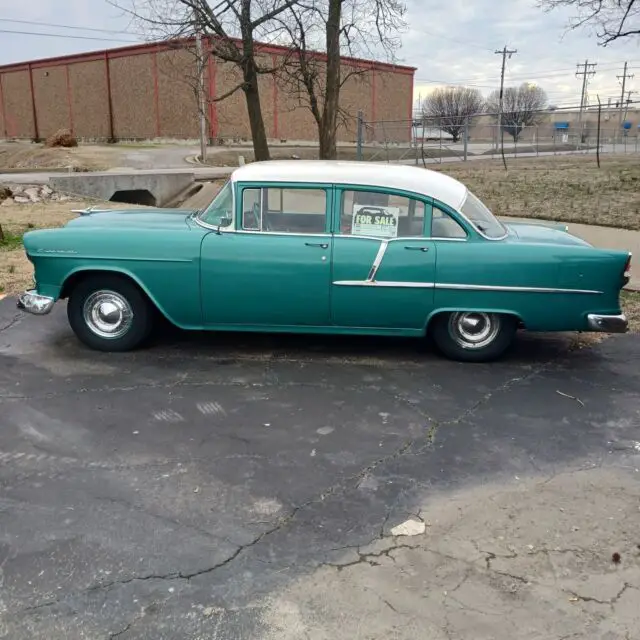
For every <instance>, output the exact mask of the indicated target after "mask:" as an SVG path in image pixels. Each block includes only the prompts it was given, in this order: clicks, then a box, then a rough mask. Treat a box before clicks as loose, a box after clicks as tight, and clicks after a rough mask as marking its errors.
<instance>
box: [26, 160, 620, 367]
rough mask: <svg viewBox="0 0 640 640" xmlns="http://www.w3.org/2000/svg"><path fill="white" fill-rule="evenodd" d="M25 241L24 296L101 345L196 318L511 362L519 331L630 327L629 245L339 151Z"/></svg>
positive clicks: (243, 174)
mask: <svg viewBox="0 0 640 640" xmlns="http://www.w3.org/2000/svg"><path fill="white" fill-rule="evenodd" d="M79 213H80V214H81V215H79V216H78V217H77V218H75V219H73V220H71V221H70V222H69V223H68V224H67V225H66V226H64V227H63V228H60V229H42V230H36V231H31V232H29V233H26V234H25V236H24V247H25V251H26V254H27V256H28V258H29V260H30V261H31V262H32V263H33V265H34V268H35V275H34V280H35V288H34V289H33V290H30V291H27V292H25V293H24V294H23V295H22V296H21V297H20V299H19V301H18V306H19V307H20V308H21V309H24V310H26V311H28V312H31V313H34V314H40V315H43V314H47V313H49V312H50V311H51V309H52V307H53V306H54V304H55V303H56V301H57V300H60V299H67V298H68V304H67V315H68V319H69V323H70V325H71V327H72V329H73V331H74V332H75V333H76V335H77V336H78V338H79V339H80V340H81V341H82V342H84V343H85V344H86V345H88V346H89V347H91V348H93V349H99V350H103V351H124V350H128V349H133V348H135V347H137V346H138V345H140V344H142V343H143V341H144V340H145V339H146V338H147V337H148V336H149V334H150V332H151V330H152V327H153V324H154V319H157V314H161V315H162V316H164V317H165V318H166V319H168V320H169V321H170V322H172V323H173V324H175V325H177V326H178V327H181V328H183V329H198V330H203V329H207V330H214V331H265V332H267V331H269V332H273V331H279V332H299V333H300V332H312V333H327V334H369V335H379V336H414V337H418V338H419V337H423V336H425V335H426V334H427V333H428V334H429V335H431V336H432V337H433V339H434V342H435V344H436V346H437V347H438V348H439V349H440V351H441V352H442V353H443V354H444V355H446V356H448V357H450V358H454V359H459V360H465V361H476V362H478V361H487V360H491V359H495V358H498V357H499V356H500V355H501V354H503V353H504V352H505V350H506V349H507V348H508V347H509V345H510V344H511V343H512V341H513V338H514V335H515V333H516V331H517V330H518V329H525V330H528V331H605V332H609V333H613V332H624V331H626V330H627V321H626V318H625V316H624V315H623V314H622V312H621V309H620V301H619V296H620V290H621V289H622V288H623V287H624V285H625V284H626V282H628V277H629V276H628V271H629V266H630V260H631V254H630V253H628V252H624V251H611V250H604V249H597V248H594V247H593V246H591V245H589V244H588V243H586V242H584V241H583V240H581V239H579V238H577V237H575V236H573V235H571V234H569V233H568V232H567V228H566V227H563V226H558V227H552V226H545V225H542V224H524V223H510V224H503V223H502V222H500V221H499V220H498V219H497V218H496V217H495V216H494V215H493V214H492V213H491V212H490V211H489V209H488V208H487V207H486V206H485V205H484V204H483V203H482V202H481V201H480V200H479V199H478V198H477V197H476V196H475V195H474V194H473V193H471V192H470V191H469V190H468V189H467V188H466V187H465V186H464V185H463V184H462V183H460V182H458V181H457V180H454V179H453V178H450V177H448V176H446V175H443V174H441V173H437V172H435V171H428V170H425V169H421V168H418V167H408V166H399V165H396V166H394V165H388V164H373V163H359V162H340V161H304V160H293V161H270V162H257V163H253V164H249V165H246V166H243V167H240V168H238V169H236V170H235V171H234V172H233V174H232V175H231V177H230V179H229V180H228V182H227V183H226V184H225V185H224V186H223V187H222V189H221V190H220V191H219V193H218V194H217V195H216V197H215V198H214V199H213V201H212V202H211V204H210V205H209V206H207V207H206V208H204V209H202V210H199V211H186V210H168V209H138V210H110V211H95V210H87V211H83V212H79Z"/></svg>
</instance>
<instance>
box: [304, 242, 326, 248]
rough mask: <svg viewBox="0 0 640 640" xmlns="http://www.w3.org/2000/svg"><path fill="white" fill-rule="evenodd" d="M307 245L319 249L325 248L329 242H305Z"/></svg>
mask: <svg viewBox="0 0 640 640" xmlns="http://www.w3.org/2000/svg"><path fill="white" fill-rule="evenodd" d="M305 245H307V247H320V248H321V249H327V248H328V247H329V244H328V243H327V242H305Z"/></svg>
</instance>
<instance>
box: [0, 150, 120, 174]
mask: <svg viewBox="0 0 640 640" xmlns="http://www.w3.org/2000/svg"><path fill="white" fill-rule="evenodd" d="M121 155H122V151H121V150H119V149H117V148H111V147H107V146H104V147H101V146H98V145H81V146H79V147H75V148H65V147H53V148H49V147H46V146H44V145H43V144H35V143H26V142H12V143H4V144H0V173H1V172H2V171H7V170H13V171H17V170H20V169H22V170H25V171H27V170H47V169H51V170H53V169H68V168H69V167H71V170H72V171H103V170H106V169H109V168H110V167H112V166H117V165H118V160H119V158H120V157H121Z"/></svg>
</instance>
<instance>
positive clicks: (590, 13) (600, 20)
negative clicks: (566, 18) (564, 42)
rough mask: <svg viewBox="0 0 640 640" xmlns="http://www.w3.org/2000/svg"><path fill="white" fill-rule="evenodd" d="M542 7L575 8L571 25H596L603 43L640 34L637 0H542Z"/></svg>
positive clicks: (638, 4) (600, 42)
mask: <svg viewBox="0 0 640 640" xmlns="http://www.w3.org/2000/svg"><path fill="white" fill-rule="evenodd" d="M538 6H539V7H541V8H542V9H543V10H544V11H546V12H549V11H553V10H554V9H559V8H567V7H569V8H572V9H574V11H575V14H576V15H575V17H574V18H573V19H572V20H571V22H570V23H569V28H571V29H578V28H580V27H584V26H593V27H595V32H596V36H597V38H598V40H599V44H601V45H604V46H606V45H608V44H609V43H610V42H613V41H614V40H618V39H620V38H628V37H630V36H638V35H640V3H639V2H636V0H539V1H538Z"/></svg>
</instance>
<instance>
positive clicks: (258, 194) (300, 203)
mask: <svg viewBox="0 0 640 640" xmlns="http://www.w3.org/2000/svg"><path fill="white" fill-rule="evenodd" d="M326 219H327V192H326V191H325V190H324V189H297V188H290V187H262V188H246V189H244V190H243V192H242V228H243V229H244V230H246V231H271V232H274V233H325V230H326Z"/></svg>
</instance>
